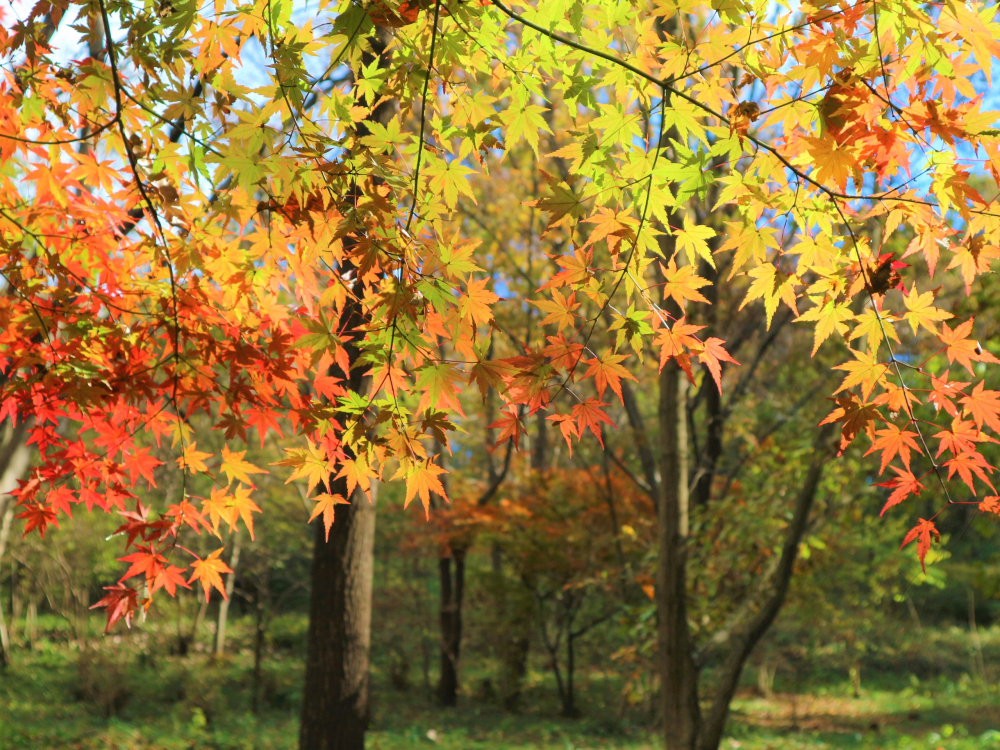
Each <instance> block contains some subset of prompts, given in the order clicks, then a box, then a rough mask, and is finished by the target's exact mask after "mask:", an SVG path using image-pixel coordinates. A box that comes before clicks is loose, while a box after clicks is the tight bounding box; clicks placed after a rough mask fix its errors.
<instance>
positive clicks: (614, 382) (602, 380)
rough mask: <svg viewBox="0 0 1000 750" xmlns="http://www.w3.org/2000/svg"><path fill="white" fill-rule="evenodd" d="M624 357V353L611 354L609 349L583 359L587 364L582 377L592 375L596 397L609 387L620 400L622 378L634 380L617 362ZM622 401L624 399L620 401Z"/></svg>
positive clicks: (602, 394)
mask: <svg viewBox="0 0 1000 750" xmlns="http://www.w3.org/2000/svg"><path fill="white" fill-rule="evenodd" d="M623 359H625V355H624V354H612V353H611V351H610V350H605V352H604V355H603V356H601V357H595V358H594V359H588V360H585V362H584V364H587V365H589V367H588V368H587V372H585V373H584V375H583V377H585V378H589V377H590V376H591V375H593V376H594V384H595V385H596V386H597V397H598V398H602V397H603V396H604V390H605V389H606V388H607V387H609V386H610V387H611V390H612V391H614V393H615V395H617V396H618V399H619V400H620V401H621V400H622V378H626V379H627V380H635V379H636V377H635V375H633V374H632V373H630V372H629V371H628V370H626V369H625V368H624V367H622V366H621V365H620V364H618V363H619V362H621V361H622V360H623ZM622 403H624V401H622Z"/></svg>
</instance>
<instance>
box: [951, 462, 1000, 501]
mask: <svg viewBox="0 0 1000 750" xmlns="http://www.w3.org/2000/svg"><path fill="white" fill-rule="evenodd" d="M944 465H945V466H947V467H948V479H951V478H952V477H953V476H954V475H955V472H958V475H959V476H960V477H961V478H962V481H963V482H965V484H966V485H968V487H969V489H970V490H972V491H973V493H974V492H975V491H976V488H975V485H974V484H973V479H972V475H973V474H975V475H976V476H977V477H979V479H980V480H982V481H983V482H984V483H985V484H987V485H988V486H989V488H990V489H991V490H993V491H994V492H996V488H995V487H994V486H993V483H992V482H991V481H990V479H989V477H987V476H986V474H987V473H992V472H993V467H992V466H990V465H989V464H988V463H987V462H986V459H985V458H983V456H982V454H981V453H959V454H958V455H957V456H955V457H954V458H952V459H950V460H948V461H945V462H944Z"/></svg>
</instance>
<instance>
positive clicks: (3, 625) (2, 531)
mask: <svg viewBox="0 0 1000 750" xmlns="http://www.w3.org/2000/svg"><path fill="white" fill-rule="evenodd" d="M24 431H25V427H24V424H23V423H22V424H21V425H19V428H14V429H13V430H11V432H10V435H9V437H8V442H7V445H5V446H4V450H3V451H0V462H2V463H0V510H2V515H3V520H2V521H0V566H2V565H3V556H4V553H5V552H6V551H7V540H8V538H9V537H10V527H11V526H12V525H13V523H14V501H13V499H12V498H11V496H10V495H8V494H7V493H9V492H10V491H11V490H13V489H14V488H16V487H17V480H18V479H20V478H21V476H22V475H23V474H24V472H25V470H27V468H28V459H29V458H30V453H29V451H28V446H27V444H25V442H24V440H23V437H24ZM0 570H2V567H0ZM0 580H3V577H2V576H0ZM13 584H14V577H13V576H11V585H12V586H13ZM9 662H10V634H9V633H8V632H7V620H6V618H5V617H4V611H3V590H2V589H0V668H3V667H5V666H7V664H9Z"/></svg>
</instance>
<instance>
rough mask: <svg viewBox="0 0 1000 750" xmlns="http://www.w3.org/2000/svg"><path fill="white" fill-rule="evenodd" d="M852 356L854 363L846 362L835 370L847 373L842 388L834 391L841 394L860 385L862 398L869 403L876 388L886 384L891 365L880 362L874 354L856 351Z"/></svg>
mask: <svg viewBox="0 0 1000 750" xmlns="http://www.w3.org/2000/svg"><path fill="white" fill-rule="evenodd" d="M851 354H853V355H854V360H855V361H854V362H845V363H844V364H842V365H837V366H836V367H834V368H833V369H834V370H843V371H844V372H846V373H847V377H845V378H844V382H843V383H841V384H840V388H838V389H837V390H836V391H834V393H840V392H841V391H846V390H847V389H848V388H853V387H854V386H856V385H860V386H861V396H862V398H863V399H864V400H865V401H868V397H869V396H871V394H872V391H873V390H875V386H876V385H878V384H880V383H884V382H885V374H886V372H887V371H888V370H889V365H887V364H884V363H882V362H879V361H878V360H877V359H876V358H875V353H874V352H868V353H863V352H859V351H856V350H854V351H852V352H851Z"/></svg>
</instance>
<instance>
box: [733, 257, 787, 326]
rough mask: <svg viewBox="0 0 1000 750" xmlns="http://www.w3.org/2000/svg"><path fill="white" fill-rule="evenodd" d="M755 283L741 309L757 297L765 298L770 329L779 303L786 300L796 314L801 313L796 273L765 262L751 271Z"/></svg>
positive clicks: (765, 309) (751, 285)
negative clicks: (797, 302)
mask: <svg viewBox="0 0 1000 750" xmlns="http://www.w3.org/2000/svg"><path fill="white" fill-rule="evenodd" d="M749 275H750V278H752V279H753V283H752V284H750V288H749V289H747V296H746V297H745V298H744V300H743V302H742V303H741V304H740V310H742V309H743V308H744V307H746V306H747V304H749V303H750V302H752V301H753V300H755V299H763V300H764V312H765V314H766V315H767V327H768V329H769V330H770V328H771V320H772V319H773V318H774V313H775V311H776V310H777V309H778V303H779V302H784V303H785V304H786V305H788V307H789V308H790V309H791V310H792V312H794V313H795V314H796V315H798V314H799V311H798V308H797V307H796V305H795V286H796V285H797V284H801V283H802V282H801V281H800V280H799V277H798V276H796V275H795V274H793V273H791V274H786V273H782V272H781V271H779V270H778V268H777V266H774V265H772V264H770V263H763V264H761V265H759V266H757V268H754V269H752V270H751V271H750V274H749Z"/></svg>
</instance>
